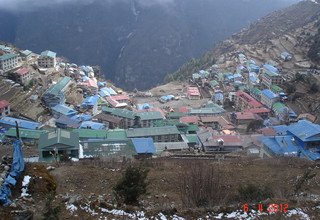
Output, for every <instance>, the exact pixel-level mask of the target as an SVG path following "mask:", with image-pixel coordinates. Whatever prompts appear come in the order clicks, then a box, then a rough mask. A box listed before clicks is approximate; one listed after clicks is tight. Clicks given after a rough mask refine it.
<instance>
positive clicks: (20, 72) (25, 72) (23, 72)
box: [15, 67, 29, 76]
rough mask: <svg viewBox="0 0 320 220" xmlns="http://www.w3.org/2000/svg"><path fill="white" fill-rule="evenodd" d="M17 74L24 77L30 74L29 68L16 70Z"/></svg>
mask: <svg viewBox="0 0 320 220" xmlns="http://www.w3.org/2000/svg"><path fill="white" fill-rule="evenodd" d="M15 73H16V74H18V75H19V76H24V75H26V74H28V73H29V69H28V68H27V67H22V68H19V69H18V70H16V71H15Z"/></svg>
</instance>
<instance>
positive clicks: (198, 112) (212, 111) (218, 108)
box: [190, 105, 225, 115]
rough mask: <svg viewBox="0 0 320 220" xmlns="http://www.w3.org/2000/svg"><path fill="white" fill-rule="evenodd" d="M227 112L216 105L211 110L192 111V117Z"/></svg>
mask: <svg viewBox="0 0 320 220" xmlns="http://www.w3.org/2000/svg"><path fill="white" fill-rule="evenodd" d="M223 112H225V110H224V109H223V108H222V107H220V106H219V105H215V106H214V107H211V108H200V109H191V110H190V114H191V115H198V114H208V115H210V114H220V113H223Z"/></svg>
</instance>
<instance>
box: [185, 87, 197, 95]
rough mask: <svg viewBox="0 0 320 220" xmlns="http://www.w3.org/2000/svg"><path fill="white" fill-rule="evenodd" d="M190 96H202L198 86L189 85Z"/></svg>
mask: <svg viewBox="0 0 320 220" xmlns="http://www.w3.org/2000/svg"><path fill="white" fill-rule="evenodd" d="M187 93H188V96H200V92H199V89H198V87H188V91H187Z"/></svg>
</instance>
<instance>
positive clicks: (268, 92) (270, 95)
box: [261, 89, 278, 99]
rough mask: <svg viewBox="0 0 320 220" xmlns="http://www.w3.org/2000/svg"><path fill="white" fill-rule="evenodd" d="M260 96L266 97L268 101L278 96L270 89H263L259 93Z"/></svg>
mask: <svg viewBox="0 0 320 220" xmlns="http://www.w3.org/2000/svg"><path fill="white" fill-rule="evenodd" d="M261 93H262V95H264V96H266V97H267V98H268V99H274V98H277V97H278V96H277V95H276V94H274V93H273V92H272V91H271V90H270V89H264V90H262V91H261Z"/></svg>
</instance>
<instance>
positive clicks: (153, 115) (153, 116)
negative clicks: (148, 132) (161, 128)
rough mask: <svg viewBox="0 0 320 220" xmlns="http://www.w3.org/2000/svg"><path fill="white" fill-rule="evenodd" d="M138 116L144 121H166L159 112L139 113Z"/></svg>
mask: <svg viewBox="0 0 320 220" xmlns="http://www.w3.org/2000/svg"><path fill="white" fill-rule="evenodd" d="M136 115H137V116H139V117H140V119H141V120H142V121H145V120H162V119H164V117H163V116H162V114H161V113H160V112H158V111H147V112H137V113H136Z"/></svg>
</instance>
